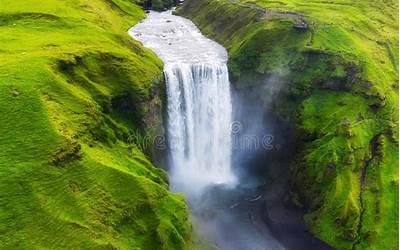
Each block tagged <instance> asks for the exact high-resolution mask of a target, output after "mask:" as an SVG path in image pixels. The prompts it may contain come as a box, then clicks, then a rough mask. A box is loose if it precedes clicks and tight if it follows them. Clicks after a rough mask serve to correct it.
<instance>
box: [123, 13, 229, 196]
mask: <svg viewBox="0 0 400 250" xmlns="http://www.w3.org/2000/svg"><path fill="white" fill-rule="evenodd" d="M129 34H130V35H131V36H132V37H133V38H135V39H137V40H139V41H141V42H142V43H143V45H144V46H145V47H147V48H150V49H151V50H153V51H154V52H155V53H156V54H157V55H158V56H159V57H160V58H161V59H162V60H163V62H164V74H165V79H166V92H167V126H166V128H167V142H168V149H169V159H170V163H169V165H170V175H171V185H172V189H173V190H176V191H183V192H185V193H186V194H187V195H190V194H193V193H196V192H200V191H199V190H202V189H203V188H204V187H207V186H210V185H215V184H224V185H234V184H235V182H236V177H235V175H234V174H233V172H232V170H231V151H232V139H231V130H230V126H231V122H232V103H231V93H230V83H229V77H228V70H227V66H226V62H227V59H228V56H227V52H226V50H225V49H224V48H223V47H222V46H221V45H219V44H218V43H216V42H214V41H212V40H210V39H208V38H206V37H204V36H203V35H202V34H201V33H200V31H199V29H198V28H197V27H196V26H195V25H194V24H193V23H192V22H191V21H190V20H187V19H185V18H182V17H179V16H175V15H172V13H171V11H166V12H161V13H160V12H150V14H149V15H148V17H147V18H146V19H145V20H143V21H142V22H141V23H139V24H137V25H135V26H134V27H133V28H131V29H130V30H129Z"/></svg>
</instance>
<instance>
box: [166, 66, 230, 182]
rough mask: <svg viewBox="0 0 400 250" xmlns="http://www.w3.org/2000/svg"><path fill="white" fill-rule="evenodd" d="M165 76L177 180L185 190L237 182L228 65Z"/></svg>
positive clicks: (175, 70) (170, 69)
mask: <svg viewBox="0 0 400 250" xmlns="http://www.w3.org/2000/svg"><path fill="white" fill-rule="evenodd" d="M164 72H165V78H166V82H167V99H168V107H167V108H168V125H167V132H168V144H169V148H170V153H171V161H172V165H173V168H172V178H173V179H174V180H176V182H177V183H179V184H181V185H183V186H185V185H191V186H193V185H195V184H196V186H198V187H199V186H205V185H207V184H226V183H232V182H233V181H234V176H233V174H232V172H231V147H232V145H231V132H230V124H231V112H232V107H231V105H232V104H231V97H230V88H229V79H228V71H227V67H226V65H225V64H172V65H166V67H165V70H164Z"/></svg>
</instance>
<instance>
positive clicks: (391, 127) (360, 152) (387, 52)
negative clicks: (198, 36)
mask: <svg viewBox="0 0 400 250" xmlns="http://www.w3.org/2000/svg"><path fill="white" fill-rule="evenodd" d="M265 10H267V11H265ZM397 10H398V3H397V2H396V1H347V0H333V1H331V0H329V1H328V0H326V1H325V0H322V1H301V0H280V1H269V0H250V1H245V0H240V1H228V0H201V1H195V0H187V1H186V2H185V5H184V6H183V7H182V8H180V9H179V10H178V13H179V14H182V15H184V16H187V17H189V18H191V19H192V20H193V21H194V22H195V23H196V24H197V25H198V26H199V27H200V28H201V29H202V30H203V31H204V32H205V33H206V34H208V35H209V36H211V37H212V38H214V39H216V40H218V41H219V42H220V43H221V44H223V45H224V46H225V47H226V48H227V49H228V51H229V54H230V60H229V69H230V72H231V76H232V81H233V83H234V84H235V85H236V87H237V88H238V89H241V88H247V87H249V86H251V87H253V88H257V86H259V84H265V82H266V79H271V77H272V79H273V78H278V79H280V80H281V82H284V83H285V86H283V87H282V88H281V92H280V93H279V95H278V96H277V98H275V99H274V100H273V102H272V103H271V100H266V101H267V103H268V105H267V107H266V108H267V109H270V110H271V111H272V112H275V113H276V114H278V115H279V116H280V117H281V118H282V119H283V120H286V121H288V122H292V123H293V122H294V123H295V125H296V127H297V130H298V134H299V136H300V138H301V139H302V141H301V143H300V144H299V145H297V147H298V148H299V151H298V153H297V155H296V156H295V157H294V158H295V160H294V163H293V168H292V170H293V171H292V184H293V186H294V187H295V190H296V191H297V193H298V195H299V197H300V198H301V200H302V202H303V203H304V205H305V206H306V207H307V208H308V213H307V214H306V216H305V221H306V223H307V225H308V226H309V228H310V230H311V231H312V232H313V233H314V234H315V235H316V236H317V237H319V238H320V239H322V240H324V241H325V242H327V243H328V244H329V245H331V246H333V247H335V248H338V249H397V247H398V93H397V91H398V41H399V39H398V13H397ZM287 13H290V14H287ZM292 13H294V14H295V15H293V14H292ZM299 18H303V19H305V20H306V21H307V23H308V28H307V29H306V30H299V29H295V28H294V25H295V24H297V23H298V22H299ZM259 96H260V98H261V99H263V98H264V99H265V98H266V97H270V95H269V94H268V93H264V92H263V91H262V90H261V89H260V91H259Z"/></svg>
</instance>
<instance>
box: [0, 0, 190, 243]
mask: <svg viewBox="0 0 400 250" xmlns="http://www.w3.org/2000/svg"><path fill="white" fill-rule="evenodd" d="M136 4H141V3H140V2H135V1H127V0H90V1H87V0H78V1H59V0H45V1H43V0H40V1H37V0H30V1H8V0H4V1H2V3H1V9H0V47H1V49H0V93H1V95H0V96H1V97H0V105H1V106H2V109H1V110H0V124H1V126H0V152H1V153H0V207H1V209H0V232H1V233H0V245H1V247H2V248H4V249H187V248H188V247H189V245H190V240H191V225H190V222H189V220H188V208H187V205H186V203H185V201H184V199H183V197H182V196H181V195H177V194H172V193H170V192H169V191H168V178H167V175H166V173H165V171H163V170H162V169H159V168H156V167H155V166H154V165H153V164H152V163H151V162H150V161H149V158H150V156H151V154H150V153H151V151H150V150H147V149H146V148H142V147H139V145H138V144H139V143H132V141H131V140H130V139H129V138H130V135H131V134H132V133H140V134H144V135H145V134H148V133H150V132H151V133H154V131H159V128H160V126H161V124H162V117H161V110H162V101H161V100H162V98H163V97H162V91H154V89H157V88H158V87H159V86H160V85H162V81H163V74H162V63H161V62H160V61H159V60H158V59H157V58H156V56H155V55H154V54H153V53H151V52H150V51H148V50H147V49H145V48H144V47H143V46H142V45H141V44H140V43H138V42H137V41H134V40H132V39H131V38H130V37H129V36H128V35H127V30H128V28H130V27H131V26H132V25H133V24H135V23H137V22H138V21H139V20H140V19H142V18H143V17H144V13H143V11H142V10H141V9H140V7H138V5H136ZM161 89H162V88H161ZM143 151H146V154H145V153H143Z"/></svg>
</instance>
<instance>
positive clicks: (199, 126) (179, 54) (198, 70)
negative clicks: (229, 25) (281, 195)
mask: <svg viewBox="0 0 400 250" xmlns="http://www.w3.org/2000/svg"><path fill="white" fill-rule="evenodd" d="M129 34H130V35H131V36H132V37H133V38H135V39H136V40H139V41H141V42H142V43H143V45H144V46H145V47H148V48H150V49H151V50H153V51H154V52H155V53H156V54H157V55H158V56H159V57H160V58H161V59H162V60H163V62H164V74H165V79H166V90H167V91H166V92H167V124H166V128H167V141H168V154H169V155H168V158H169V169H170V170H169V171H170V173H169V174H170V181H171V188H172V190H173V191H176V192H183V193H184V194H185V197H186V199H187V200H188V202H189V204H190V206H191V211H192V221H193V223H194V228H195V230H196V231H197V233H198V235H200V237H203V238H205V239H207V241H209V242H210V245H212V246H214V247H215V249H224V250H225V249H226V250H258V249H260V250H262V249H264V250H265V249H269V250H275V249H285V248H286V249H317V248H313V247H312V246H311V245H309V244H310V242H311V241H310V240H309V239H310V238H308V237H309V236H305V234H304V228H303V227H301V226H300V227H297V224H296V223H295V224H293V225H294V226H289V229H290V230H286V226H285V228H284V230H283V231H282V230H278V231H277V232H278V234H279V235H283V238H285V239H284V242H291V244H292V245H293V246H294V248H293V247H287V246H285V245H282V243H281V242H282V240H279V241H278V240H277V239H276V238H275V236H274V232H272V231H271V229H270V228H269V226H268V222H271V221H272V222H271V224H274V222H273V220H271V218H269V217H268V216H266V217H265V216H264V215H265V214H267V210H268V206H266V204H267V203H266V202H267V197H266V196H267V195H264V194H263V193H264V192H265V186H262V187H261V188H260V185H259V183H257V184H255V185H254V184H253V186H251V185H248V183H240V182H239V181H238V180H239V177H238V176H236V175H235V173H234V171H233V170H232V163H231V160H232V159H233V157H232V131H231V125H232V117H233V115H232V93H231V89H230V83H229V76H228V70H227V65H226V63H227V59H228V55H227V52H226V50H225V49H224V48H223V47H222V46H221V45H219V44H217V43H216V42H214V41H212V40H210V39H208V38H206V37H205V36H203V35H202V34H201V32H200V31H199V30H198V28H197V27H196V26H195V25H194V24H193V23H192V22H191V21H190V20H187V19H185V18H182V17H179V16H175V15H172V13H171V11H166V12H161V13H160V12H150V14H149V15H148V16H147V18H146V19H145V20H143V21H142V22H141V23H139V24H137V25H135V26H134V27H133V28H131V29H130V30H129ZM275 194H278V193H275ZM275 196H276V195H275ZM271 204H273V203H272V202H271ZM274 207H278V208H280V207H279V206H274ZM278 210H280V211H282V213H283V212H286V211H285V210H284V209H278ZM264 217H265V218H264ZM279 217H282V216H279ZM278 221H279V220H278ZM275 224H276V225H277V226H278V227H277V228H278V229H279V228H282V225H281V224H279V223H275ZM299 225H300V224H299ZM286 238H289V239H290V240H287V239H286ZM300 246H302V247H303V248H302V247H300ZM310 247H311V248H310Z"/></svg>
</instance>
